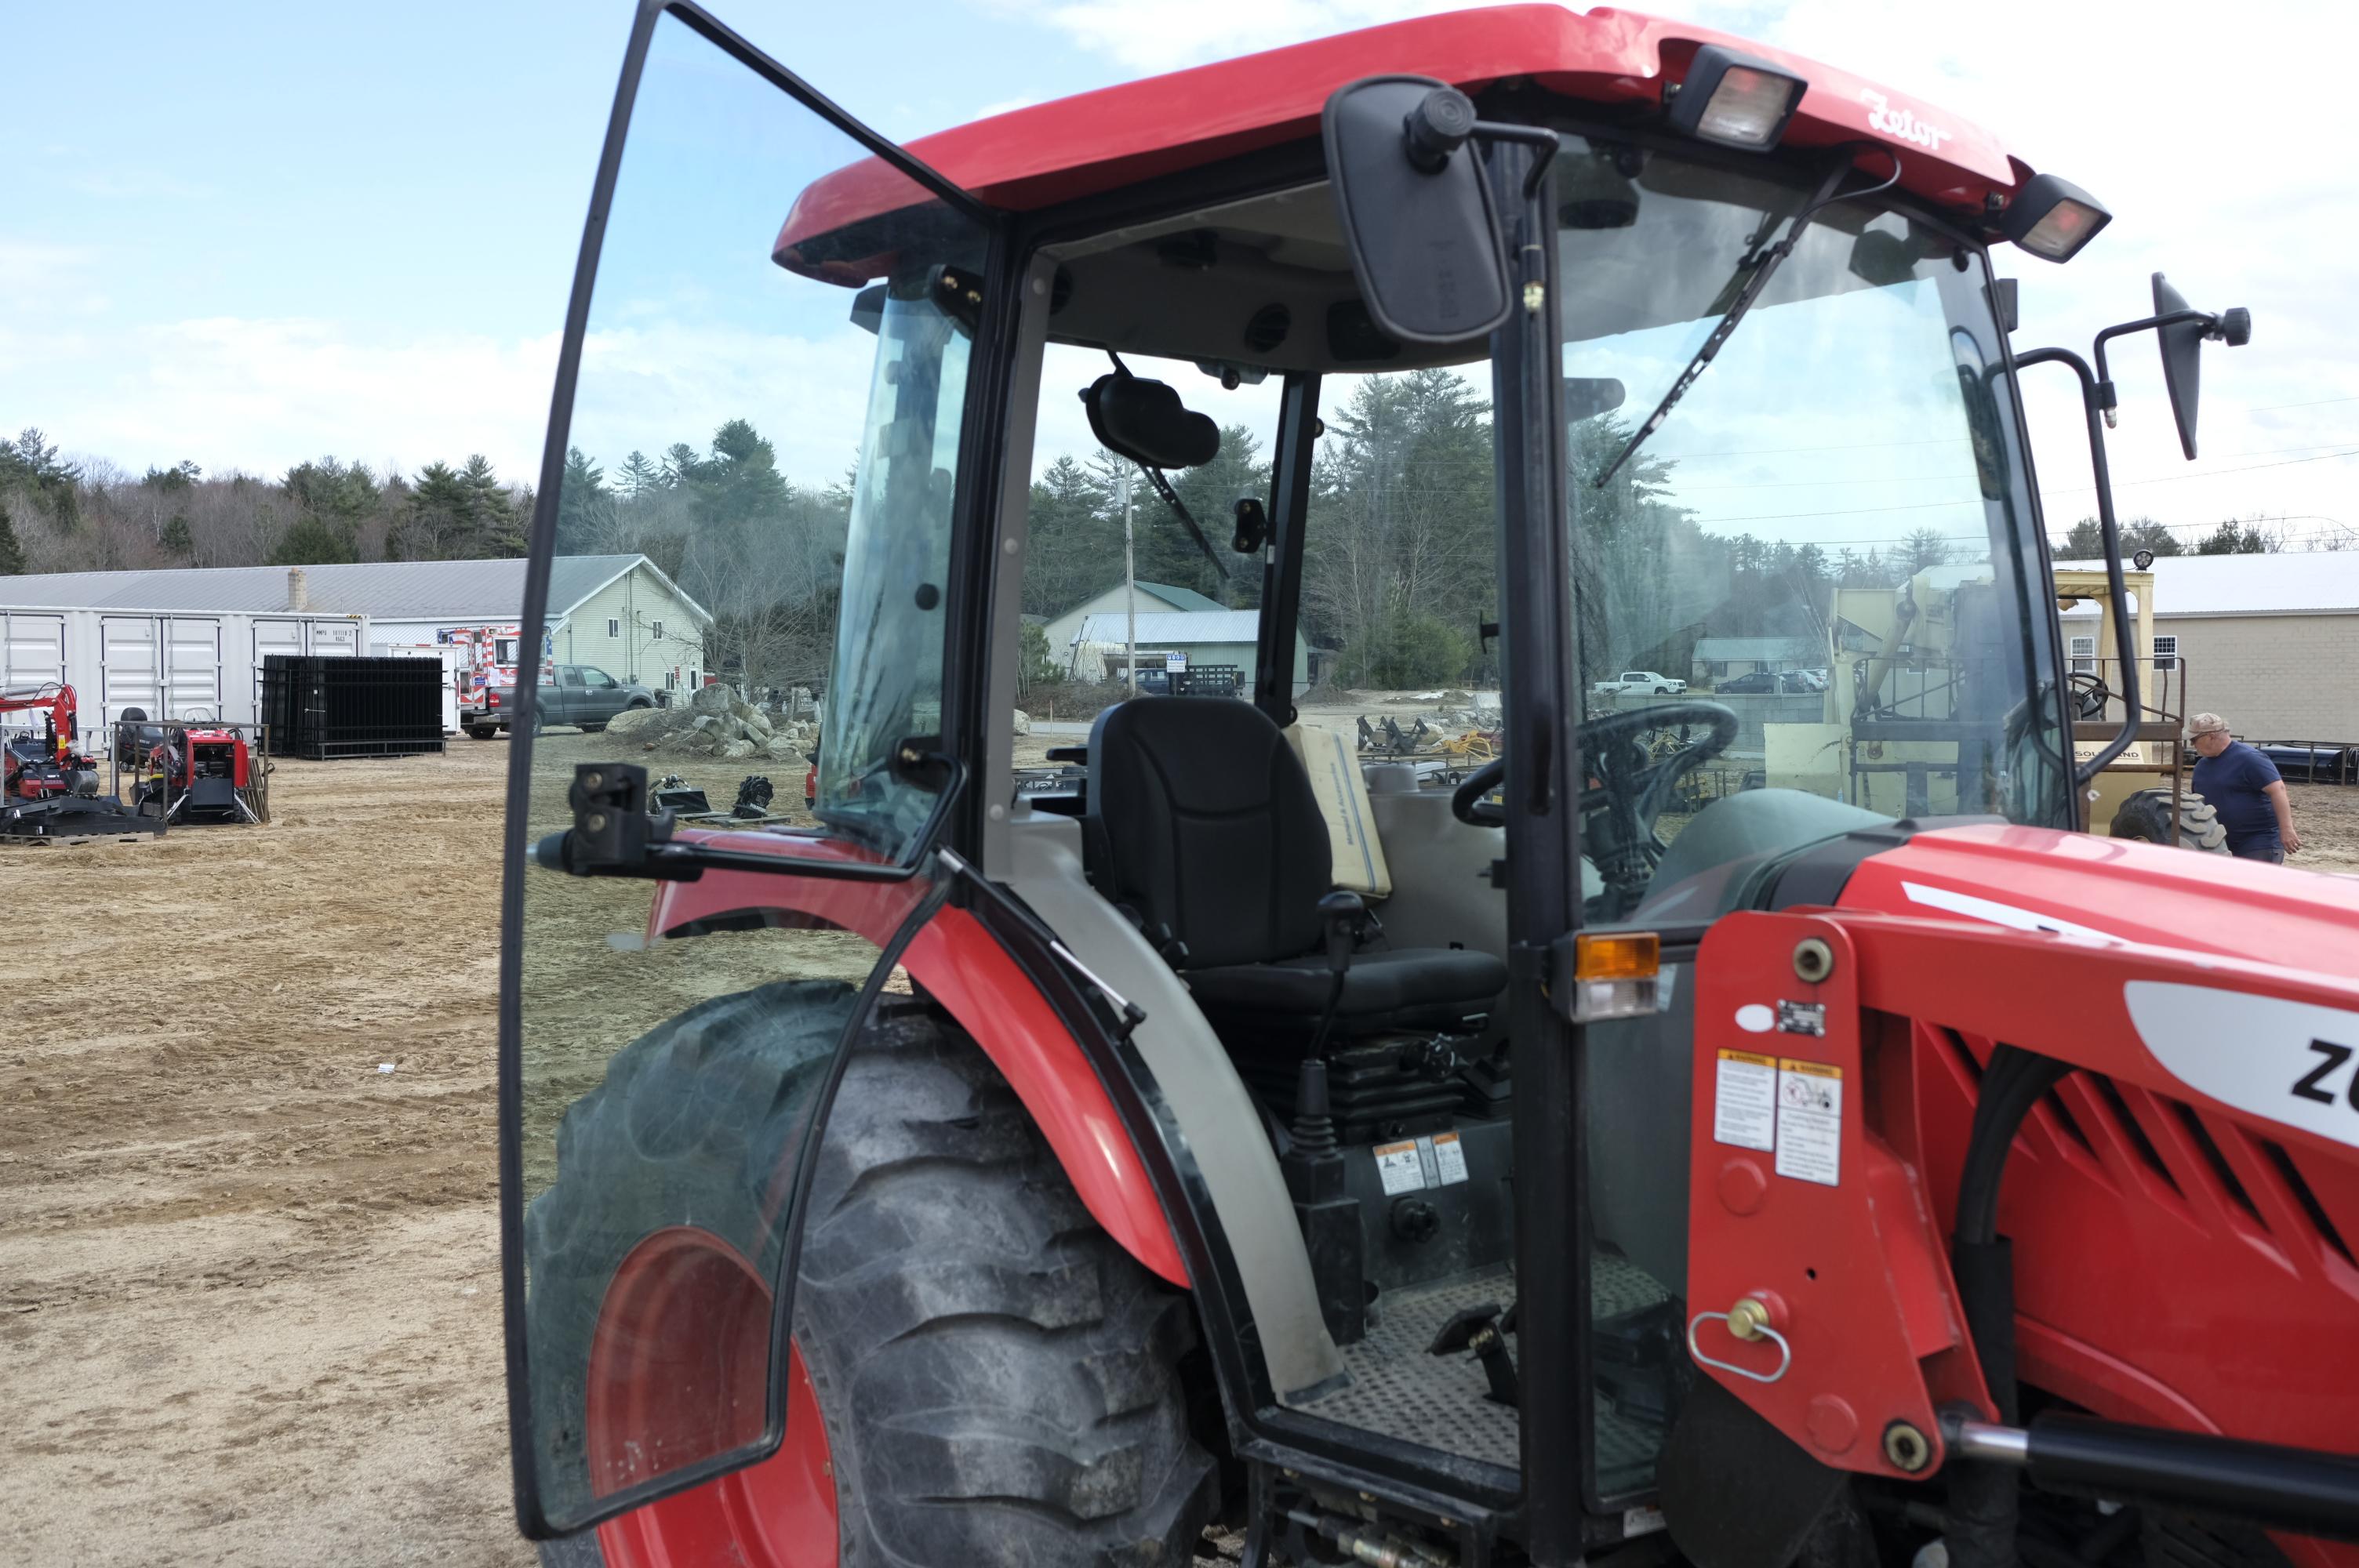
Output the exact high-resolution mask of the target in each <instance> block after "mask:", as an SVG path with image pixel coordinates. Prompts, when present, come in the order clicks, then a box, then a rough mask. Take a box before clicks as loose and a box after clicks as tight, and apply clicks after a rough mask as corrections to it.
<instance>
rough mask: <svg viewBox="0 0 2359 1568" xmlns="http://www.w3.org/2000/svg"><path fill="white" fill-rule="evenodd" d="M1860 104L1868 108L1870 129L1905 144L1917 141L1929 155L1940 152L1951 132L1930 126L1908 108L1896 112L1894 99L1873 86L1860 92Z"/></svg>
mask: <svg viewBox="0 0 2359 1568" xmlns="http://www.w3.org/2000/svg"><path fill="white" fill-rule="evenodd" d="M1859 98H1860V102H1861V103H1864V104H1866V105H1867V128H1868V129H1869V130H1871V131H1881V132H1883V133H1884V134H1885V135H1887V136H1897V137H1898V138H1899V139H1900V140H1901V141H1904V142H1915V143H1916V144H1917V145H1918V146H1920V147H1923V148H1925V149H1926V150H1928V151H1929V152H1939V151H1940V150H1941V144H1942V143H1943V142H1946V141H1948V140H1949V139H1950V133H1949V132H1947V131H1945V130H1943V129H1941V128H1940V126H1939V125H1929V124H1926V123H1925V122H1924V121H1922V120H1920V119H1919V118H1918V117H1917V116H1916V115H1915V114H1913V113H1911V112H1910V111H1908V110H1907V109H1895V108H1894V107H1893V106H1892V102H1891V100H1889V99H1887V98H1886V97H1885V96H1884V94H1883V93H1881V92H1877V91H1876V90H1875V88H1873V87H1863V88H1861V89H1860V90H1859Z"/></svg>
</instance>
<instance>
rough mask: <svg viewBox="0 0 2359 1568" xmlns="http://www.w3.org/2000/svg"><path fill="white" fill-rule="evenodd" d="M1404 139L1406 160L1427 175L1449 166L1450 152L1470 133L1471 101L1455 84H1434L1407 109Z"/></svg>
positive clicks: (1472, 119)
mask: <svg viewBox="0 0 2359 1568" xmlns="http://www.w3.org/2000/svg"><path fill="white" fill-rule="evenodd" d="M1401 128H1402V130H1403V131H1404V132H1405V133H1406V134H1407V135H1408V161H1409V163H1410V164H1411V165H1412V166H1413V167H1415V168H1420V169H1423V170H1424V171H1425V172H1426V173H1428V174H1440V172H1441V171H1442V170H1443V169H1444V168H1447V167H1449V163H1450V155H1451V153H1454V152H1456V151H1457V150H1458V149H1459V148H1460V147H1462V146H1465V145H1466V138H1467V137H1469V136H1471V135H1473V134H1474V101H1473V99H1471V98H1469V97H1467V96H1466V94H1464V93H1463V92H1459V91H1458V89H1456V88H1455V87H1437V88H1435V89H1434V90H1433V91H1432V92H1429V93H1427V94H1426V95H1425V96H1424V97H1423V98H1422V99H1420V100H1419V103H1418V105H1417V107H1416V108H1414V109H1412V110H1410V111H1409V112H1408V119H1407V120H1405V121H1404V122H1403V123H1402V127H1401Z"/></svg>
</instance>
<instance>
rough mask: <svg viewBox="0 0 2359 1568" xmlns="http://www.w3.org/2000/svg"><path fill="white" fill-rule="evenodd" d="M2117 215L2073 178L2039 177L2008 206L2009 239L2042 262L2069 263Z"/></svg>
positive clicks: (2007, 232) (2007, 227)
mask: <svg viewBox="0 0 2359 1568" xmlns="http://www.w3.org/2000/svg"><path fill="white" fill-rule="evenodd" d="M2113 221H2114V215H2113V214H2112V213H2111V212H2108V211H2105V210H2104V208H2103V207H2101V206H2099V205H2098V204H2097V199H2096V198H2095V197H2093V196H2092V195H2090V194H2089V193H2088V192H2087V191H2085V190H2083V189H2081V188H2080V187H2079V186H2077V185H2075V184H2073V183H2072V182H2071V180H2069V179H2059V178H2056V177H2055V176H2054V175H2052V174H2035V175H2033V176H2032V177H2031V178H2029V179H2027V180H2026V181H2025V182H2024V186H2023V189H2021V190H2019V191H2017V192H2016V196H2015V200H2013V201H2011V202H2009V203H2008V204H2007V209H2006V220H2005V221H2004V222H2003V223H2002V225H2001V227H2002V229H2003V230H2004V231H2005V232H2006V237H2007V238H2008V239H2010V240H2013V241H2014V242H2015V243H2017V244H2018V245H2021V246H2022V247H2023V248H2024V249H2025V250H2027V251H2029V252H2030V253H2031V254H2033V255H2036V256H2038V257H2039V258H2040V259H2041V260H2042V261H2052V262H2068V261H2071V259H2072V258H2073V257H2074V256H2076V255H2078V254H2080V253H2081V247H2082V246H2083V245H2085V244H2087V243H2089V242H2090V241H2091V240H2093V239H2095V238H2096V237H2097V231H2098V230H2100V229H2102V228H2104V226H2105V225H2106V224H2108V223H2110V222H2113Z"/></svg>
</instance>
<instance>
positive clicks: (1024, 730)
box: [1016, 708, 1032, 735]
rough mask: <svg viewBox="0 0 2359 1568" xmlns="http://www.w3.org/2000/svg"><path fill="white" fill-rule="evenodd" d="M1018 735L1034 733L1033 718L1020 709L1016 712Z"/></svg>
mask: <svg viewBox="0 0 2359 1568" xmlns="http://www.w3.org/2000/svg"><path fill="white" fill-rule="evenodd" d="M1016 733H1017V734H1018V735H1029V734H1030V733H1032V716H1031V715H1030V714H1028V713H1027V712H1025V711H1024V710H1023V709H1022V708H1017V709H1016Z"/></svg>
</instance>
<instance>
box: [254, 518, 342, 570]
mask: <svg viewBox="0 0 2359 1568" xmlns="http://www.w3.org/2000/svg"><path fill="white" fill-rule="evenodd" d="M358 559H360V551H359V549H358V548H357V547H356V546H354V544H353V538H352V535H351V534H350V533H349V532H348V531H347V530H345V529H342V528H339V527H338V526H336V524H332V523H331V522H329V521H328V520H327V519H326V518H323V517H321V516H320V515H319V514H316V513H310V512H306V513H304V514H302V515H301V516H299V517H298V518H296V519H295V521H294V522H293V523H291V524H288V529H287V532H285V533H284V534H281V535H279V536H278V543H277V545H276V546H273V547H272V549H271V552H270V564H271V565H272V566H274V567H309V566H321V565H327V564H332V563H335V562H342V561H356V560H358Z"/></svg>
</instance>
